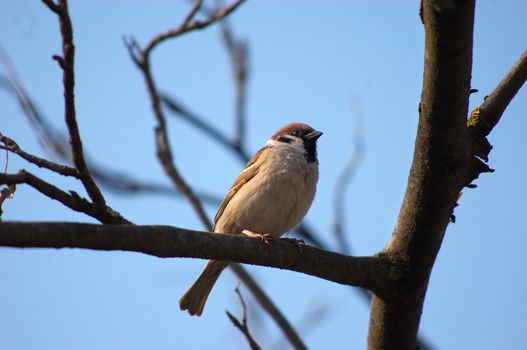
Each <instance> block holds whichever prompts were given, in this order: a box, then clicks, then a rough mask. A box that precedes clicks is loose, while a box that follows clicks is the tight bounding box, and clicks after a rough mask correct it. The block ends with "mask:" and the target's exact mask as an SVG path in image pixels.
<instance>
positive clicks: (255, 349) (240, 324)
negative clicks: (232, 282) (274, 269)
mask: <svg viewBox="0 0 527 350" xmlns="http://www.w3.org/2000/svg"><path fill="white" fill-rule="evenodd" d="M235 291H236V294H237V295H238V299H240V304H241V306H242V320H241V321H240V320H239V319H238V318H236V316H234V315H233V314H231V313H230V312H229V311H225V312H226V313H227V317H228V318H229V320H230V321H231V322H232V324H233V325H234V327H236V328H238V330H239V331H240V332H242V334H243V335H244V336H245V339H247V342H248V343H249V346H250V347H251V349H252V350H260V349H261V347H260V345H258V343H257V342H256V340H254V338H253V336H252V334H251V332H250V331H249V326H248V325H247V306H246V305H245V301H244V300H243V297H242V294H241V293H240V289H239V288H238V287H236V290H235Z"/></svg>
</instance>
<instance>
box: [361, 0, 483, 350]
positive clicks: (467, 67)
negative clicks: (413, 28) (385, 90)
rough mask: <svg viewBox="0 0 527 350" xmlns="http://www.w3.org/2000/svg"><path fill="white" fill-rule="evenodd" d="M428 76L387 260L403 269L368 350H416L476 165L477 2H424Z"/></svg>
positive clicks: (380, 302) (377, 317)
mask: <svg viewBox="0 0 527 350" xmlns="http://www.w3.org/2000/svg"><path fill="white" fill-rule="evenodd" d="M422 18H423V23H424V26H425V68H424V69H425V70H424V78H423V90H422V95H421V103H420V105H419V124H418V130H417V137H416V142H415V149H414V157H413V161H412V167H411V170H410V175H409V178H408V185H407V188H406V194H405V197H404V200H403V203H402V206H401V209H400V212H399V217H398V220H397V223H396V226H395V229H394V232H393V235H392V238H391V240H390V242H389V243H388V245H387V246H386V247H385V249H384V251H383V254H385V256H386V257H387V258H388V259H389V260H390V261H391V262H392V263H394V264H397V265H398V268H396V269H393V271H392V277H393V278H395V279H396V280H397V282H398V287H397V293H395V294H396V295H395V297H394V298H393V299H387V298H385V297H382V296H379V295H374V297H373V299H372V308H371V314H370V327H369V334H368V348H369V349H415V348H417V343H416V339H417V330H418V328H419V322H420V317H421V312H422V307H423V302H424V297H425V293H426V289H427V286H428V280H429V276H430V273H431V270H432V267H433V264H434V262H435V258H436V256H437V253H438V251H439V248H440V246H441V242H442V240H443V235H444V232H445V230H446V228H447V225H448V223H449V218H450V215H451V214H452V212H453V209H454V207H455V206H456V202H457V199H458V197H459V193H460V191H461V189H462V188H463V185H464V178H465V175H466V168H467V166H466V163H467V161H468V160H469V150H468V138H467V130H466V116H467V112H468V97H469V94H470V77H471V69H472V34H473V23H474V1H472V0H469V1H433V0H424V1H423V2H422Z"/></svg>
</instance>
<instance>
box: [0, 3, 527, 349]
mask: <svg viewBox="0 0 527 350" xmlns="http://www.w3.org/2000/svg"><path fill="white" fill-rule="evenodd" d="M418 7H419V3H418V1H413V2H405V4H404V5H401V4H397V5H396V4H395V2H390V1H381V2H376V3H372V2H366V1H332V2H327V1H324V2H322V1H314V0H310V1H298V0H296V1H287V2H285V1H277V0H273V1H254V0H250V1H248V2H247V3H246V4H245V5H243V7H242V8H240V9H239V11H237V12H236V13H235V14H234V15H233V16H232V17H231V19H232V22H231V23H232V25H233V28H234V31H235V33H237V34H238V35H239V36H241V37H243V38H245V39H247V40H248V42H249V45H250V56H251V57H250V58H251V63H250V68H251V72H250V82H249V98H248V101H247V102H248V106H247V107H248V110H247V113H248V133H247V136H248V140H249V142H248V148H249V150H251V152H254V151H256V150H257V149H258V148H260V147H261V146H262V145H263V144H264V143H265V141H266V139H267V138H268V137H269V136H270V135H271V134H272V133H273V132H274V131H275V129H277V128H278V127H280V126H281V125H283V124H285V123H287V122H290V121H303V122H306V123H308V124H311V125H312V126H313V127H315V128H317V129H319V130H322V131H323V132H324V136H323V137H322V138H321V139H320V141H319V158H320V162H321V176H320V181H319V187H318V192H317V197H316V199H315V202H314V203H313V206H312V209H311V211H310V213H309V214H308V216H307V219H306V220H307V221H308V222H309V223H310V224H311V225H312V226H314V227H315V228H316V230H317V231H318V232H319V233H320V235H321V237H322V238H323V240H324V241H325V242H326V243H327V244H329V245H330V246H331V247H332V248H333V249H336V245H335V240H334V237H333V235H332V232H331V223H332V218H333V216H332V212H333V210H332V194H333V187H334V184H335V181H336V179H337V177H338V175H339V173H340V170H341V169H342V166H343V165H344V162H345V160H346V157H347V155H348V154H349V152H350V151H351V150H352V147H353V141H352V136H353V120H352V113H354V112H356V111H357V110H359V111H361V115H362V118H363V124H364V137H365V139H366V155H365V160H364V162H363V163H362V165H361V167H360V169H359V172H358V173H357V174H356V177H355V178H354V180H353V182H352V183H351V184H350V186H349V188H348V189H347V191H346V200H347V209H346V214H347V220H346V223H347V226H346V228H347V233H348V235H349V237H350V240H351V244H352V247H353V251H354V253H355V254H356V255H370V254H373V253H375V252H377V251H379V250H380V249H382V247H383V246H384V245H385V244H386V242H387V240H388V238H389V237H390V234H391V231H392V228H393V225H394V223H395V220H396V217H397V213H398V209H399V205H400V202H401V199H402V196H403V194H404V190H405V185H406V180H407V176H408V171H409V166H410V162H411V157H412V151H413V144H414V138H415V132H416V125H417V117H418V115H417V106H418V103H419V97H420V88H421V82H422V67H423V45H424V32H423V27H422V25H421V23H420V20H419V17H418V15H417V13H418ZM187 9H188V5H187V3H185V2H183V1H160V0H157V1H138V0H134V1H112V2H106V1H101V0H97V1H90V2H87V1H72V2H71V4H70V12H71V16H72V21H73V25H74V30H75V42H76V47H77V61H76V72H77V75H76V78H77V86H76V96H77V111H78V113H77V115H78V122H79V125H80V128H81V135H82V137H83V141H84V145H85V149H86V150H87V152H88V153H89V154H90V156H91V157H94V158H97V160H98V161H99V162H100V163H101V164H103V165H106V166H109V167H113V168H116V169H121V170H123V171H126V172H127V173H130V174H133V175H135V176H139V177H144V178H145V179H149V180H153V181H158V182H162V183H166V184H168V181H167V179H166V177H165V175H164V174H163V172H162V170H161V168H160V166H159V164H158V163H157V161H156V159H155V148H154V138H153V126H154V118H153V115H152V112H151V110H150V104H149V101H148V97H147V95H146V90H145V87H144V84H143V81H142V78H141V76H140V74H139V72H138V71H137V70H136V68H135V66H134V65H133V64H132V63H131V62H130V60H129V57H128V54H127V52H126V50H125V48H124V46H123V44H122V37H123V35H130V34H131V35H134V36H135V37H136V38H137V40H138V41H139V42H140V43H142V44H144V43H145V42H147V40H148V39H149V38H151V37H152V36H153V35H155V34H157V33H159V32H161V31H164V30H166V29H167V28H171V27H174V26H175V25H177V24H178V23H179V21H180V20H181V18H182V17H183V16H184V14H185V13H186V11H187ZM525 13H527V5H526V3H525V2H522V1H513V0H508V1H499V2H498V1H490V0H487V1H485V0H482V1H479V2H478V4H477V8H476V22H475V41H474V57H473V66H474V69H473V74H472V85H473V87H474V88H477V89H479V91H480V92H479V93H478V94H476V95H473V97H472V100H471V107H474V106H476V105H477V104H479V103H480V102H481V101H482V99H483V97H484V96H485V95H486V94H488V93H490V92H491V91H492V89H493V88H494V87H495V85H496V84H497V83H498V82H499V80H500V79H501V78H502V77H503V75H504V74H505V73H506V72H507V70H508V69H509V68H510V66H511V65H512V64H513V63H514V61H515V60H516V59H517V58H518V57H519V56H520V54H521V52H522V51H523V50H524V49H525V48H526V47H527V38H526V37H525V35H523V33H526V32H527V22H526V21H525ZM0 33H1V35H0V45H1V46H2V47H3V49H4V50H5V51H6V52H7V53H8V54H9V55H10V57H11V59H12V60H13V61H14V64H15V66H16V68H17V70H18V73H19V77H20V79H21V81H22V82H23V83H24V84H25V86H26V87H27V89H28V91H29V93H30V94H31V95H32V96H33V97H34V99H35V101H36V102H37V104H38V105H39V107H40V108H41V109H42V110H43V112H44V113H45V115H46V116H47V117H48V118H49V119H50V120H51V122H52V123H53V125H55V126H56V127H57V128H63V119H62V115H63V100H62V86H61V73H60V71H59V69H58V68H57V66H56V63H55V62H54V61H52V60H51V59H50V57H51V55H52V54H55V53H58V52H59V51H60V37H59V31H58V24H57V20H56V17H55V16H54V15H53V14H51V13H50V12H49V11H48V9H47V8H46V7H45V6H44V5H42V4H41V3H40V2H39V1H30V0H20V1H16V2H12V1H10V2H8V1H6V0H0ZM152 59H153V66H154V74H155V79H156V81H157V82H158V84H159V86H160V87H161V88H162V90H163V91H167V92H169V93H170V94H173V95H174V96H177V97H178V98H179V99H180V100H183V101H184V102H185V103H186V105H188V106H189V107H190V108H191V109H192V110H194V111H196V112H198V113H199V114H200V115H203V116H204V117H205V118H206V120H207V121H209V122H210V123H211V124H212V125H214V126H215V127H217V128H219V129H221V130H222V131H224V132H225V133H226V134H228V135H232V134H233V126H234V121H233V117H232V116H233V104H232V99H233V84H232V81H231V75H230V74H231V72H230V70H229V62H228V60H227V56H226V54H225V51H224V50H223V47H222V44H221V40H220V33H219V31H218V28H217V27H212V28H209V29H208V30H206V31H203V32H199V33H193V34H190V35H188V36H185V37H182V38H180V39H178V40H177V41H170V42H167V43H165V44H163V45H162V46H160V47H159V48H158V49H157V50H156V51H155V52H154V54H153V58H152ZM526 110H527V89H525V88H523V89H522V90H521V91H520V93H519V94H518V95H517V97H516V99H515V100H514V101H513V102H512V103H511V105H510V106H509V108H508V109H507V111H506V113H505V115H504V116H503V119H502V121H501V122H500V124H499V125H498V126H497V127H496V129H495V130H494V131H493V133H492V135H491V138H490V141H491V143H492V144H493V145H494V149H493V151H492V153H491V158H490V165H491V167H492V168H495V169H496V172H495V173H494V174H491V175H483V176H482V177H481V178H480V179H479V180H478V181H477V184H478V186H479V187H478V188H477V189H475V190H466V191H465V193H464V195H463V197H462V199H461V201H460V206H459V207H458V208H457V209H456V216H457V223H456V224H454V225H450V227H449V228H448V231H447V234H446V237H445V240H444V242H443V246H442V249H441V251H440V253H439V256H438V258H437V261H436V264H435V267H434V271H433V273H432V277H431V281H430V286H429V289H428V294H427V298H426V302H425V306H424V311H423V316H422V326H421V331H422V334H423V336H425V337H426V339H427V340H428V341H429V342H430V343H431V344H433V345H434V346H435V347H436V348H440V349H443V348H444V349H459V348H477V349H495V348H508V349H525V348H527V340H526V338H525V329H526V325H527V324H526V321H525V315H526V314H527V283H526V280H525V276H527V257H526V254H525V251H524V250H525V248H524V247H525V246H526V245H527V228H526V225H525V223H524V218H525V213H526V210H527V205H526V202H525V198H526V195H527V185H526V182H525V179H526V178H527V166H526V163H525V161H524V157H525V156H524V155H523V154H524V152H525V149H527V141H526V140H527V139H526V138H525V136H524V134H525V132H526V131H527V119H526V118H525V111H526ZM169 125H170V127H169V133H170V137H171V140H172V146H173V149H174V153H175V159H176V163H177V165H178V166H179V167H180V169H181V171H182V172H183V174H184V176H185V177H186V179H187V180H188V181H189V183H190V184H191V185H192V186H194V187H195V188H197V189H200V190H203V191H207V192H210V193H213V194H216V195H218V196H221V195H223V194H224V193H225V192H226V191H227V189H228V188H229V187H230V185H231V183H232V181H233V180H234V178H235V177H236V176H237V174H238V172H239V171H240V170H241V168H242V167H243V164H241V163H240V162H239V161H238V160H237V159H236V158H235V157H234V156H233V155H232V154H229V153H228V152H225V151H224V150H223V149H222V148H220V147H219V146H218V145H217V144H215V143H214V142H212V141H210V140H207V139H206V138H204V137H203V135H202V134H200V133H199V132H197V131H195V130H194V129H192V128H191V127H189V126H188V125H187V124H185V123H184V122H182V121H180V120H175V119H170V121H169ZM0 131H1V132H2V133H3V134H5V135H8V136H10V137H12V138H13V139H15V140H16V141H18V143H19V144H20V145H21V147H23V148H24V149H25V150H26V151H28V152H30V153H34V154H37V155H44V153H43V151H42V150H41V149H40V147H39V145H38V142H37V141H36V139H35V137H34V134H33V131H32V130H31V128H30V126H29V124H28V123H27V121H26V120H25V119H24V117H23V116H22V114H21V112H20V109H19V108H18V106H17V103H16V102H15V101H14V100H13V98H12V97H11V96H10V95H9V94H7V93H5V92H4V91H0ZM2 158H3V157H2ZM0 162H1V163H0V165H2V167H3V165H4V160H3V159H2V160H1V161H0ZM22 167H24V168H27V169H30V170H32V171H34V172H37V173H38V174H40V175H41V176H42V177H43V178H45V179H46V180H49V181H51V182H53V183H55V184H57V185H59V186H60V187H61V188H63V189H66V190H69V189H73V190H77V191H79V192H80V193H83V192H82V188H81V187H80V186H79V184H78V183H76V182H74V181H71V180H69V179H63V178H61V177H58V176H55V175H53V174H50V173H48V172H43V171H40V170H38V169H35V168H34V167H32V166H30V165H27V164H25V163H24V162H22V161H20V160H19V159H18V158H17V157H16V156H11V157H10V162H9V171H10V172H15V171H17V170H18V169H19V168H22ZM211 168H212V169H213V172H212V173H211ZM107 197H108V202H109V204H110V205H111V206H112V207H113V208H114V209H116V210H118V211H120V212H121V213H122V214H123V215H124V216H125V217H127V218H128V219H130V220H132V221H133V222H135V223H137V224H169V225H175V226H181V227H188V228H194V229H201V226H200V224H199V222H198V220H197V218H196V216H195V214H194V212H193V211H192V209H191V208H190V206H189V205H188V204H187V203H186V202H183V201H181V200H175V199H174V198H171V197H159V196H157V197H156V196H147V195H145V196H139V197H130V196H119V195H115V194H112V193H109V192H107ZM215 209H216V208H214V207H209V208H207V210H208V212H209V214H210V216H211V217H212V216H213V215H214V212H215ZM3 219H4V220H25V221H37V220H41V221H42V220H45V221H81V222H93V220H92V219H90V218H88V217H86V216H84V215H80V214H77V213H74V212H71V211H69V210H67V209H66V208H64V207H62V206H61V205H60V204H58V203H56V202H53V201H51V200H48V199H46V198H43V197H42V196H41V195H39V194H38V193H36V192H35V191H34V190H32V189H30V188H28V187H25V186H19V187H18V189H17V192H16V196H15V198H14V199H13V200H10V201H8V202H6V203H5V204H4V216H3ZM203 263H204V262H203V261H200V260H190V259H158V258H154V257H150V256H146V255H141V254H133V253H124V252H92V251H82V250H69V249H68V250H60V251H56V250H17V249H1V250H0V276H1V279H2V282H3V283H2V288H0V300H2V302H1V308H2V313H0V347H1V348H3V349H35V348H40V349H71V348H75V349H93V348H97V349H115V348H127V349H144V348H155V347H157V348H161V347H163V348H167V347H176V348H188V349H190V348H213V347H214V348H240V349H243V348H246V344H245V340H244V339H243V338H242V336H241V335H240V334H239V332H238V331H237V330H235V329H234V327H233V326H232V325H231V324H230V322H229V321H228V319H227V318H226V316H225V312H224V311H225V310H226V309H228V310H230V311H231V312H233V313H235V314H239V304H238V301H237V298H236V295H235V293H234V288H235V287H236V285H237V283H238V282H237V280H236V279H235V277H234V276H233V275H232V274H231V273H230V272H225V273H224V274H223V275H222V277H221V279H220V281H219V282H218V284H217V285H216V287H215V288H214V291H213V293H212V295H211V297H210V299H209V302H208V305H207V308H206V310H205V313H204V316H203V317H201V318H190V317H189V316H187V315H186V314H184V313H182V312H180V311H179V308H178V305H177V300H178V299H179V297H180V296H181V294H182V293H183V292H184V291H185V290H186V288H187V287H188V286H189V285H190V283H191V282H192V281H193V280H194V278H195V277H196V276H197V274H198V273H199V271H200V270H201V268H202V266H203ZM250 269H251V271H252V272H254V275H255V276H256V278H257V279H258V281H259V282H260V283H261V285H262V286H263V287H264V288H265V289H266V290H267V291H268V293H269V294H270V295H271V296H272V298H273V300H275V301H276V303H277V305H278V306H280V307H281V308H282V309H283V310H285V312H286V315H287V316H288V318H289V319H290V321H291V322H292V323H293V324H295V325H298V324H301V323H302V321H301V320H302V319H303V318H304V317H306V315H309V314H310V312H312V311H313V310H317V309H323V310H325V312H324V313H323V314H321V315H319V316H317V318H319V319H320V320H319V322H318V323H317V324H316V326H315V327H312V328H311V327H307V328H305V327H302V326H300V327H299V332H300V333H301V335H302V337H303V338H304V339H305V341H306V343H307V344H308V346H309V347H310V348H313V349H319V348H323V347H324V348H327V347H328V346H330V347H331V348H334V349H343V348H353V349H360V348H364V347H365V344H366V335H367V327H368V311H369V307H368V306H367V305H365V303H364V302H363V301H362V299H360V297H359V296H358V293H356V292H355V291H354V290H353V289H352V288H349V287H345V286H340V285H337V284H334V283H330V282H326V281H323V280H319V279H316V278H312V277H307V276H304V275H301V274H298V273H293V272H288V271H279V270H275V269H269V268H262V267H251V268H250ZM242 293H243V294H244V295H245V297H246V300H247V302H248V303H249V304H250V305H253V301H252V299H251V297H250V296H249V294H248V292H247V291H246V290H245V289H244V288H243V287H242ZM250 307H251V310H254V309H256V310H258V307H257V306H250ZM249 317H250V319H249V322H250V326H251V327H252V328H253V329H254V336H255V338H256V339H257V340H258V341H259V342H260V343H261V344H262V345H263V346H264V348H272V347H273V346H277V347H280V346H283V343H281V342H280V336H279V333H278V331H277V329H276V326H275V325H274V324H273V323H272V322H271V321H270V320H269V318H268V317H267V316H265V315H261V314H257V313H254V312H251V314H250V315H249Z"/></svg>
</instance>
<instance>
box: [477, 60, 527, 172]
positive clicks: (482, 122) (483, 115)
mask: <svg viewBox="0 0 527 350" xmlns="http://www.w3.org/2000/svg"><path fill="white" fill-rule="evenodd" d="M526 80H527V50H525V51H524V52H523V53H522V54H521V56H520V58H519V59H518V60H517V61H516V63H515V64H514V65H513V67H512V68H511V69H510V70H509V72H508V73H507V75H505V77H504V78H503V79H502V80H501V81H500V83H499V84H498V86H496V88H495V89H494V91H492V93H491V94H490V95H489V96H486V97H485V100H484V101H483V103H482V104H481V105H480V106H479V107H478V108H476V109H475V110H473V111H472V113H470V118H469V119H468V121H467V127H468V132H469V136H470V138H471V142H472V153H473V154H474V155H475V156H476V157H478V158H480V159H482V160H484V161H485V162H488V160H489V158H488V156H489V153H490V151H491V149H492V146H491V144H490V143H489V141H488V139H487V138H486V136H487V135H488V134H489V133H490V132H491V131H492V129H493V128H494V127H495V126H496V124H497V123H498V122H499V121H500V119H501V116H502V115H503V112H504V111H505V109H506V108H507V106H508V105H509V103H510V102H511V101H512V99H513V98H514V96H515V95H516V93H517V92H518V91H519V90H520V88H521V87H522V86H523V85H524V84H525V81H526ZM474 163H475V164H474V165H475V169H473V172H472V174H470V173H469V180H470V181H469V182H471V181H473V180H474V179H476V178H477V177H478V176H479V174H480V173H481V172H485V171H489V168H488V167H485V165H484V164H480V163H481V162H477V160H474Z"/></svg>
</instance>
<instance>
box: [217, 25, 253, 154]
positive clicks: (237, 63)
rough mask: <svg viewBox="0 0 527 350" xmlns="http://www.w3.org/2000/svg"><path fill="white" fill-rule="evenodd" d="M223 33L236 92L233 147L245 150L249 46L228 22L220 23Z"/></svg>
mask: <svg viewBox="0 0 527 350" xmlns="http://www.w3.org/2000/svg"><path fill="white" fill-rule="evenodd" d="M220 28H221V33H222V38H223V42H224V44H225V48H226V50H227V54H228V55H229V58H230V61H231V68H232V73H233V80H234V86H235V89H234V90H235V92H234V115H235V118H234V119H235V121H236V123H235V125H236V128H235V131H236V132H235V134H234V135H235V137H234V140H233V146H234V147H235V148H237V149H240V150H242V149H245V124H246V119H247V118H246V115H245V109H246V105H247V76H248V61H249V58H248V56H249V46H248V45H247V43H246V42H245V41H243V40H240V39H237V38H235V37H234V35H233V34H232V29H231V27H230V25H229V23H228V22H227V21H222V22H221V23H220Z"/></svg>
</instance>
